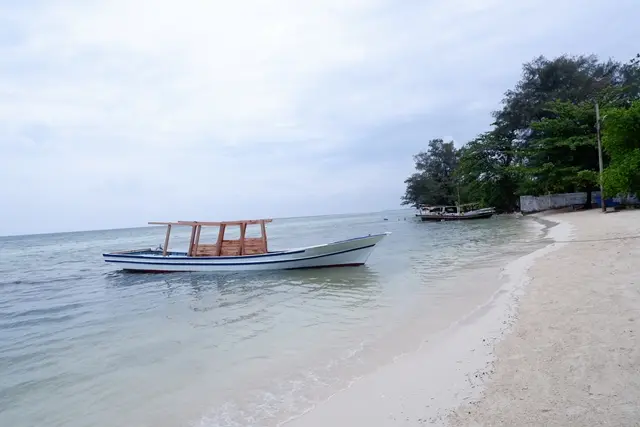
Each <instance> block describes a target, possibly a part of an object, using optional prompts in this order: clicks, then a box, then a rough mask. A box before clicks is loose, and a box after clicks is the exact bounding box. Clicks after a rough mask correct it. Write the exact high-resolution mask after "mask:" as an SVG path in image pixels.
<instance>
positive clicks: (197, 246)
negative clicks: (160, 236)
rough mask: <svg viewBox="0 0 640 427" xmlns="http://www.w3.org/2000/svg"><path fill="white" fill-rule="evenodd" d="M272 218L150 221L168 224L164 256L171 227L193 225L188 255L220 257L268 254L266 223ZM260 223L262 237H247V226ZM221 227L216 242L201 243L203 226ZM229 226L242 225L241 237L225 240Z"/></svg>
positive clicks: (152, 223)
mask: <svg viewBox="0 0 640 427" xmlns="http://www.w3.org/2000/svg"><path fill="white" fill-rule="evenodd" d="M271 221H273V220H271V219H252V220H245V221H221V222H207V221H177V222H157V221H152V222H149V224H150V225H166V226H167V235H166V236H165V239H164V246H163V247H162V256H167V253H168V247H169V239H170V236H171V228H172V227H173V226H187V227H191V238H190V240H189V249H188V251H187V256H190V257H218V256H243V255H260V254H266V253H267V252H268V251H269V249H268V246H267V227H266V224H267V223H269V222H271ZM249 225H260V237H257V238H248V237H246V233H247V226H249ZM203 226H204V227H219V231H218V239H217V241H216V243H215V244H201V243H200V232H201V231H202V227H203ZM228 226H239V227H240V238H239V239H235V240H225V238H224V234H225V231H226V229H227V227H228Z"/></svg>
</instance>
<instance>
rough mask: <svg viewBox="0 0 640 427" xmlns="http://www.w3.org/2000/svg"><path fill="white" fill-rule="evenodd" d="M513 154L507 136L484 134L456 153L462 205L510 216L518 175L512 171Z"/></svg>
mask: <svg viewBox="0 0 640 427" xmlns="http://www.w3.org/2000/svg"><path fill="white" fill-rule="evenodd" d="M513 161H514V152H513V151H512V145H511V138H510V137H509V135H501V134H500V133H498V132H496V131H491V132H486V133H483V134H481V135H479V136H478V137H477V138H476V139H474V140H472V141H470V142H468V143H467V144H466V145H465V146H464V147H462V148H461V149H460V152H459V163H458V169H457V170H456V175H457V176H458V177H459V179H460V182H461V183H462V186H463V194H464V196H465V200H466V201H473V202H480V203H481V204H483V205H486V206H493V207H495V208H496V210H498V211H501V212H512V211H513V210H514V209H516V208H517V206H518V200H517V199H518V197H517V195H516V191H517V188H518V182H519V173H518V171H517V170H516V169H514V168H513Z"/></svg>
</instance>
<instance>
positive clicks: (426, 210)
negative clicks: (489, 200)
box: [416, 203, 495, 221]
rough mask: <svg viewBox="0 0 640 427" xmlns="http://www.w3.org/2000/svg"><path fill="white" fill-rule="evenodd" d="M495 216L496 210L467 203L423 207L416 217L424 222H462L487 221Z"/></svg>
mask: <svg viewBox="0 0 640 427" xmlns="http://www.w3.org/2000/svg"><path fill="white" fill-rule="evenodd" d="M494 214H495V209H494V208H480V207H479V205H478V204H477V203H467V204H464V205H455V206H425V205H421V206H420V207H419V211H418V213H417V214H416V216H417V217H418V218H420V220H422V221H460V220H470V219H487V218H491V217H492V216H493V215H494Z"/></svg>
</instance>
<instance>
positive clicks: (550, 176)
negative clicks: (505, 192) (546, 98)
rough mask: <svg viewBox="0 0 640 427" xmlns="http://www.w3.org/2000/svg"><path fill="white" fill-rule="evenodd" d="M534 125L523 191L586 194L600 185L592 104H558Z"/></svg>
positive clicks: (551, 107) (553, 104)
mask: <svg viewBox="0 0 640 427" xmlns="http://www.w3.org/2000/svg"><path fill="white" fill-rule="evenodd" d="M545 115H546V116H547V117H544V118H542V119H541V120H537V121H534V122H532V123H531V129H532V130H533V132H532V136H531V138H530V140H529V144H528V147H527V164H526V166H525V167H524V168H522V171H523V172H524V174H523V176H524V180H523V182H522V184H521V188H522V189H523V190H527V191H528V192H531V193H534V194H545V193H568V192H575V191H586V192H587V201H586V207H590V206H591V192H592V191H593V190H594V189H595V188H596V187H597V186H598V170H599V165H598V148H597V139H596V136H597V135H596V115H595V108H594V104H593V103H592V102H581V103H578V104H574V103H572V102H568V101H556V102H552V103H550V104H549V106H548V107H547V109H546V110H545Z"/></svg>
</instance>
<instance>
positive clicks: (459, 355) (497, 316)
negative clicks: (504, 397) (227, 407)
mask: <svg viewBox="0 0 640 427" xmlns="http://www.w3.org/2000/svg"><path fill="white" fill-rule="evenodd" d="M532 219H534V220H535V221H536V222H537V223H538V224H540V226H541V227H542V230H541V231H542V232H543V239H545V238H550V239H552V240H551V241H549V244H547V245H545V246H543V247H542V248H540V249H537V250H535V251H533V252H530V253H528V254H525V255H523V256H521V257H519V258H517V259H515V260H513V261H510V262H508V263H507V264H506V266H505V267H504V268H503V269H502V273H501V275H500V277H498V278H496V280H502V284H501V285H500V286H499V287H498V289H497V291H496V292H495V293H494V294H493V295H492V296H491V298H490V299H489V300H488V301H486V302H485V303H483V304H481V305H480V306H478V307H476V309H474V310H472V311H471V312H469V313H468V314H467V315H465V316H464V317H462V318H461V319H459V320H457V321H455V322H453V323H452V324H451V325H449V326H448V327H447V328H445V329H444V330H442V331H440V332H438V333H437V334H436V335H435V336H432V337H430V338H429V339H428V340H424V341H422V342H421V343H420V344H419V348H418V349H417V350H415V351H412V352H410V353H405V354H402V355H399V356H397V357H396V358H395V359H394V361H393V362H392V363H390V364H388V365H384V366H381V367H380V368H378V369H377V370H376V371H374V372H373V373H370V374H368V375H365V376H364V377H361V378H359V379H357V380H354V381H353V382H352V383H351V384H350V385H349V387H347V388H345V389H343V390H340V391H338V392H337V393H335V394H334V395H332V396H331V397H330V398H329V399H328V400H326V401H324V402H322V403H320V404H318V405H316V406H315V407H313V408H311V409H310V410H308V411H306V412H305V413H303V414H302V415H299V416H297V417H294V418H292V419H289V420H287V421H285V422H283V423H280V424H278V425H279V426H285V427H296V426H323V425H327V424H330V423H337V424H338V425H353V426H360V425H362V426H387V425H424V424H432V425H433V424H434V423H435V424H437V425H441V424H443V423H444V422H445V419H446V417H447V415H448V413H449V412H451V411H452V410H455V409H456V408H458V407H460V406H461V405H464V404H466V403H469V402H471V401H473V400H474V399H477V398H478V397H479V396H480V392H481V386H482V384H483V383H484V381H485V380H486V378H487V376H488V374H489V372H490V371H491V365H492V363H493V362H494V358H495V356H494V353H493V346H494V344H495V343H496V342H499V341H500V340H501V339H502V338H503V337H504V336H505V335H506V334H507V333H508V332H509V330H510V329H511V327H512V326H513V323H514V319H515V318H516V316H517V306H518V300H519V298H520V297H521V295H522V294H523V289H524V287H525V286H526V285H527V283H528V282H529V277H528V275H527V272H528V270H529V269H530V268H531V266H532V265H534V263H535V261H536V260H537V259H539V258H540V257H543V256H545V255H547V254H548V253H551V252H554V251H556V250H557V249H560V248H561V247H564V246H565V245H566V244H567V243H558V242H557V240H564V241H566V240H569V239H570V237H571V234H572V231H573V230H572V227H571V226H570V225H569V224H567V223H564V222H561V221H556V220H555V219H556V218H553V219H548V218H537V217H534V218H532ZM505 279H507V280H505Z"/></svg>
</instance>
